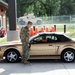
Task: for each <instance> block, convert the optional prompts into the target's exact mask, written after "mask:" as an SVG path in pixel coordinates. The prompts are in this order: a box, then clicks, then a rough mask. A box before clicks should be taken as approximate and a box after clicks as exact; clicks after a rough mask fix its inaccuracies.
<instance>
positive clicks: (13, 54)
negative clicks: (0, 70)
mask: <svg viewBox="0 0 75 75" xmlns="http://www.w3.org/2000/svg"><path fill="white" fill-rule="evenodd" d="M5 58H6V60H7V61H8V62H11V63H14V62H17V61H18V59H19V54H18V52H17V51H14V50H11V51H7V52H6V53H5Z"/></svg>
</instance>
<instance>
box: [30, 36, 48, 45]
mask: <svg viewBox="0 0 75 75" xmlns="http://www.w3.org/2000/svg"><path fill="white" fill-rule="evenodd" d="M31 42H32V43H34V44H35V43H46V42H47V40H46V36H45V35H41V36H38V37H36V38H34V39H33V40H32V41H31Z"/></svg>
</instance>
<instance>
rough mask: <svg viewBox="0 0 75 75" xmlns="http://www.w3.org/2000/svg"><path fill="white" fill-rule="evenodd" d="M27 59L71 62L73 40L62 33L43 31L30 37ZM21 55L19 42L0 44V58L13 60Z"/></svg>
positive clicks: (73, 47)
mask: <svg viewBox="0 0 75 75" xmlns="http://www.w3.org/2000/svg"><path fill="white" fill-rule="evenodd" d="M30 44H31V51H30V58H29V59H62V60H63V61H66V62H72V61H74V59H75V41H74V40H72V39H70V38H69V37H67V36H66V35H64V34H60V33H51V32H43V33H38V34H37V35H34V36H33V37H31V38H30ZM21 56H22V44H21V42H16V41H15V42H7V43H3V44H0V58H3V57H5V58H6V60H7V61H9V62H15V61H17V60H18V59H19V58H21Z"/></svg>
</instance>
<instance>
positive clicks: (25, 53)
mask: <svg viewBox="0 0 75 75" xmlns="http://www.w3.org/2000/svg"><path fill="white" fill-rule="evenodd" d="M22 49H23V52H22V61H23V62H24V61H25V60H28V59H29V57H30V48H29V47H28V45H27V44H25V43H23V44H22Z"/></svg>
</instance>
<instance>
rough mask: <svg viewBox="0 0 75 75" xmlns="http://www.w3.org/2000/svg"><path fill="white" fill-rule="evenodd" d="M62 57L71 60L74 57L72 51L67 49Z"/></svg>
mask: <svg viewBox="0 0 75 75" xmlns="http://www.w3.org/2000/svg"><path fill="white" fill-rule="evenodd" d="M64 59H65V60H66V61H72V60H73V59H74V53H73V52H71V51H67V52H66V53H65V54H64Z"/></svg>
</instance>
